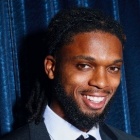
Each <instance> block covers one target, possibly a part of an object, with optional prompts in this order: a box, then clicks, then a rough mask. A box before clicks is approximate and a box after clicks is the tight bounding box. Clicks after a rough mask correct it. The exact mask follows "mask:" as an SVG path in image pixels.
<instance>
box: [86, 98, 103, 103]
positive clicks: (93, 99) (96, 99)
mask: <svg viewBox="0 0 140 140" xmlns="http://www.w3.org/2000/svg"><path fill="white" fill-rule="evenodd" d="M86 98H87V99H88V100H90V101H92V102H95V103H99V102H102V101H103V100H104V98H105V97H93V96H86Z"/></svg>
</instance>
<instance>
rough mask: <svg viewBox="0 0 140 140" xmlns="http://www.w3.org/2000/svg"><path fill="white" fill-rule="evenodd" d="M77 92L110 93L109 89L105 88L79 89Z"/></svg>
mask: <svg viewBox="0 0 140 140" xmlns="http://www.w3.org/2000/svg"><path fill="white" fill-rule="evenodd" d="M78 92H79V93H81V94H84V93H106V94H111V93H112V91H111V90H107V89H83V90H82V89H80V90H78Z"/></svg>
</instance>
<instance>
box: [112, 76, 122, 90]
mask: <svg viewBox="0 0 140 140" xmlns="http://www.w3.org/2000/svg"><path fill="white" fill-rule="evenodd" d="M119 84H120V76H118V77H115V78H113V79H111V80H110V86H111V87H112V88H113V89H114V92H115V91H116V89H117V88H118V86H119Z"/></svg>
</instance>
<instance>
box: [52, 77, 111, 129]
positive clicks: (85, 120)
mask: <svg viewBox="0 0 140 140" xmlns="http://www.w3.org/2000/svg"><path fill="white" fill-rule="evenodd" d="M52 93H53V98H55V99H56V100H57V101H58V103H59V105H60V106H61V108H62V109H63V111H64V114H65V119H66V121H68V122H69V123H71V124H72V125H73V126H75V127H77V128H78V129H80V130H86V131H88V130H90V129H91V128H92V127H97V125H98V124H100V123H102V122H104V119H105V116H106V115H107V113H108V109H109V107H110V103H111V102H112V99H111V100H110V101H109V102H108V104H107V105H106V107H105V109H104V110H103V112H102V113H101V114H97V113H90V114H89V113H84V112H83V111H81V110H80V106H78V104H77V103H76V101H75V100H74V99H73V98H72V96H70V95H72V94H70V95H67V93H66V92H65V90H64V88H63V86H62V84H61V83H60V80H59V79H57V80H54V82H53V92H52Z"/></svg>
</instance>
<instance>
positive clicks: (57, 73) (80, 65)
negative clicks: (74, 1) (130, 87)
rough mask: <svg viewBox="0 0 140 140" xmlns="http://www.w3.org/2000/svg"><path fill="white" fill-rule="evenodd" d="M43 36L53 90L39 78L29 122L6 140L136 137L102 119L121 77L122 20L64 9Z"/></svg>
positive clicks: (128, 139)
mask: <svg viewBox="0 0 140 140" xmlns="http://www.w3.org/2000/svg"><path fill="white" fill-rule="evenodd" d="M45 40H46V43H45V48H44V52H45V53H46V54H45V58H44V67H45V73H46V75H47V77H48V80H49V84H50V87H49V91H47V92H46V91H44V90H43V89H42V88H40V87H41V84H40V83H37V86H36V87H37V90H34V91H33V93H32V96H31V98H30V100H29V103H28V107H29V110H30V112H31V113H32V116H31V117H30V123H29V124H27V125H26V126H24V127H22V128H20V129H18V130H17V131H15V132H13V133H12V134H10V135H8V136H7V137H5V138H4V139H3V140H82V139H87V140H88V139H91V140H95V139H96V140H138V138H135V137H133V136H131V135H128V134H126V133H124V132H122V131H120V130H117V129H115V128H113V127H111V126H108V125H106V124H104V122H103V120H104V116H105V113H106V110H107V108H108V105H109V103H110V102H111V100H112V98H113V96H114V94H115V91H116V89H117V87H118V86H119V84H120V78H121V67H122V63H123V57H122V56H123V54H122V52H123V51H122V50H123V45H124V42H125V35H124V33H123V31H122V28H121V26H120V25H119V23H117V22H116V21H114V20H112V19H111V18H109V17H105V16H104V15H103V14H102V13H100V12H97V11H94V10H91V9H86V8H76V9H72V10H64V11H62V12H59V13H58V14H57V15H56V16H55V17H54V18H53V19H52V21H51V23H50V25H49V27H48V30H47V33H46V38H45ZM47 89H48V88H47ZM42 118H43V119H42Z"/></svg>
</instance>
